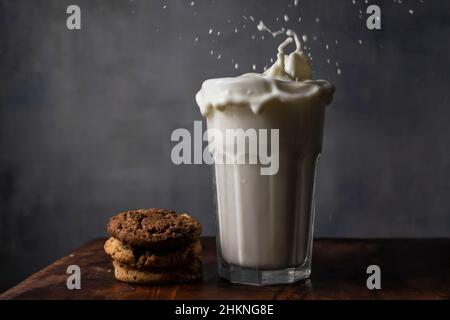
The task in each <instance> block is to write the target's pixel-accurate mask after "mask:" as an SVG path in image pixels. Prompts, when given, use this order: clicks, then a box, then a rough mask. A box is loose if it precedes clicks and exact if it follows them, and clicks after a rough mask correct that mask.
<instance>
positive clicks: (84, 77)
mask: <svg viewBox="0 0 450 320" xmlns="http://www.w3.org/2000/svg"><path fill="white" fill-rule="evenodd" d="M190 2H191V1H181V0H178V1H138V0H135V1H106V0H95V1H92V0H91V1H81V0H79V1H64V0H53V1H50V0H46V1H43V0H41V1H31V0H28V1H24V0H21V1H12V0H11V1H4V0H1V1H0V81H1V82H0V290H1V289H5V288H7V287H8V286H11V285H13V284H14V283H16V282H17V281H19V280H20V279H22V278H23V277H24V276H26V275H28V274H30V273H31V272H33V271H35V270H37V269H39V268H41V267H42V266H44V265H46V264H48V263H50V262H51V261H52V260H54V259H56V258H57V257H59V256H61V255H63V254H66V253H68V252H69V251H70V250H71V249H73V248H75V247H77V246H78V245H80V244H82V243H83V242H85V241H87V240H89V239H92V238H95V237H100V236H106V231H105V225H106V221H107V219H108V217H110V216H111V215H113V214H115V213H117V212H119V211H121V210H126V209H131V208H140V207H168V208H173V209H175V210H183V211H187V212H189V213H191V214H193V215H194V216H196V217H197V218H198V219H199V220H200V221H201V223H202V224H203V226H204V234H205V235H212V234H214V207H213V188H212V177H211V173H212V171H211V168H210V167H208V166H203V165H202V166H194V165H193V166H178V167H177V166H175V165H173V164H172V163H171V161H170V151H171V148H172V146H173V143H171V142H170V133H171V132H172V130H174V129H176V128H179V127H186V128H188V129H190V130H192V125H193V121H194V120H200V119H201V116H200V113H199V111H198V108H197V106H196V104H195V100H194V95H195V93H196V92H197V90H198V89H199V87H200V85H201V83H202V81H203V80H204V79H206V78H210V77H221V76H230V75H231V76H232V75H237V74H240V73H244V72H247V71H250V70H251V65H252V64H253V63H255V64H256V65H257V67H258V70H259V71H261V70H262V67H263V66H264V64H268V63H269V59H270V57H271V56H272V57H273V56H274V55H275V51H276V45H277V44H278V43H279V42H280V41H281V40H282V39H281V38H277V39H271V37H270V36H269V35H268V34H265V40H261V39H260V36H261V34H258V31H257V30H256V22H257V21H258V20H259V19H263V20H264V21H265V22H266V24H267V25H268V26H270V27H273V28H274V29H277V28H278V27H280V26H282V25H285V26H289V27H291V28H293V29H294V30H296V31H298V32H299V33H300V34H303V33H305V34H307V35H308V36H309V41H308V43H307V45H308V46H310V44H312V45H311V47H312V55H313V65H314V71H315V77H317V78H324V79H328V80H330V81H332V82H333V83H334V84H335V85H336V87H337V92H336V96H335V100H334V103H333V105H332V106H331V107H330V108H329V109H328V111H327V119H326V120H327V123H326V129H325V136H324V153H323V157H322V161H321V167H320V172H319V176H318V193H317V194H318V196H317V200H318V204H317V220H316V221H317V223H316V235H317V236H322V237H323V236H326V237H447V236H449V232H450V215H449V210H450V180H449V176H450V161H449V157H450V125H449V122H450V108H449V107H450V106H449V102H450V100H449V98H450V88H449V81H448V76H449V74H448V73H449V70H450V59H449V56H450V44H449V41H448V36H449V34H450V17H449V12H450V2H448V1H426V3H424V4H423V3H421V1H420V0H416V1H413V0H411V1H407V0H404V1H403V4H401V5H399V4H397V3H394V2H393V1H376V2H375V3H378V4H379V5H380V6H381V8H382V27H383V29H382V30H381V31H369V30H367V29H366V28H365V18H366V15H365V13H364V12H365V8H366V7H367V5H366V4H364V3H363V1H362V0H357V1H356V5H354V4H352V1H351V0H345V1H332V0H328V1H325V0H321V1H318V0H314V1H312V0H310V1H306V0H300V1H299V2H300V5H299V6H298V7H296V8H288V6H291V7H292V3H293V0H290V1H275V0H272V1H256V0H252V1H238V0H234V1H230V0H226V1H225V0H222V1H201V0H196V1H195V5H194V6H190ZM369 2H370V3H374V1H369ZM72 3H76V4H79V5H80V6H81V9H82V30H81V31H68V30H67V28H66V26H65V20H66V17H67V15H66V13H65V10H66V7H67V5H68V4H72ZM164 4H167V5H168V7H167V8H166V9H163V8H162V7H163V5H164ZM410 9H412V10H414V14H410V13H409V12H408V11H409V10H410ZM288 10H292V11H290V12H288ZM359 10H362V13H363V18H362V19H361V18H360V17H359V15H360V13H359ZM284 13H288V15H289V17H290V21H289V23H284V22H283V19H282V17H283V14H284ZM243 15H245V16H246V17H247V19H249V16H250V15H252V16H253V17H254V18H255V19H256V22H251V21H249V20H247V21H246V20H245V19H244V18H243V17H242V16H243ZM299 16H301V17H302V22H301V23H299V22H298V17H299ZM277 17H279V21H277V19H276V18H277ZM316 17H319V18H320V21H319V22H316V21H315V18H316ZM228 19H231V21H230V23H229V22H228ZM244 25H245V29H244ZM210 28H212V29H213V30H214V32H213V34H216V32H217V31H220V32H221V35H220V36H217V34H216V35H215V36H214V37H213V36H212V35H209V34H208V30H209V29H210ZM234 28H238V30H239V32H238V33H235V32H234ZM253 34H255V35H257V40H251V36H252V35H253ZM313 35H315V36H316V37H317V39H316V40H313ZM195 37H199V40H198V41H197V42H195V41H194V39H195ZM336 39H337V40H338V44H337V45H336V43H335V40H336ZM358 40H362V44H359V42H358ZM311 41H312V42H311ZM326 44H329V50H326V48H325V45H326ZM210 50H214V54H213V56H211V55H210ZM219 53H220V54H221V55H222V57H221V59H220V60H218V59H217V54H219ZM327 58H329V59H331V63H330V64H327V63H326V59H327ZM232 59H233V61H232ZM236 62H237V63H238V64H239V69H238V70H235V69H234V63H236ZM336 62H338V63H339V68H341V69H342V74H341V75H340V76H339V75H338V74H337V72H336V71H337V68H336V65H335V63H336Z"/></svg>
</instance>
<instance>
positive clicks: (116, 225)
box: [108, 209, 201, 248]
mask: <svg viewBox="0 0 450 320" xmlns="http://www.w3.org/2000/svg"><path fill="white" fill-rule="evenodd" d="M108 232H109V234H110V235H111V236H113V237H115V238H117V239H119V240H120V241H122V242H126V243H127V244H131V245H132V246H137V247H159V248H167V247H175V246H183V245H187V244H188V243H190V242H193V241H194V240H196V239H198V237H199V236H200V233H201V225H200V223H199V222H198V221H197V220H195V219H194V218H192V217H191V216H189V215H188V214H185V213H184V214H180V215H178V214H176V212H175V211H172V210H166V209H140V210H132V211H127V212H122V213H119V214H118V215H116V216H114V217H112V218H111V219H110V220H109V222H108Z"/></svg>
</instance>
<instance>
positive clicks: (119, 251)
mask: <svg viewBox="0 0 450 320" xmlns="http://www.w3.org/2000/svg"><path fill="white" fill-rule="evenodd" d="M104 249H105V252H106V254H108V255H109V256H110V257H111V258H112V259H114V261H117V262H120V263H122V264H126V265H128V266H130V267H132V268H138V269H148V268H174V267H180V266H184V265H188V264H190V263H192V262H193V261H194V260H195V259H199V258H200V256H201V251H202V247H201V244H200V240H196V241H194V242H192V243H190V244H188V245H187V246H183V247H181V248H172V249H171V250H152V249H149V248H141V247H133V246H131V245H129V244H126V243H123V242H122V241H120V240H118V239H116V238H113V237H111V238H109V239H108V240H107V241H106V243H105V246H104Z"/></svg>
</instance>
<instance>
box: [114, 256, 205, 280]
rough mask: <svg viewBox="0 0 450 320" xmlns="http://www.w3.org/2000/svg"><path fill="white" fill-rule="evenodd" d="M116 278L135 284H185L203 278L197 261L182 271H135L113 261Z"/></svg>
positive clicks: (200, 266) (199, 262) (200, 265)
mask: <svg viewBox="0 0 450 320" xmlns="http://www.w3.org/2000/svg"><path fill="white" fill-rule="evenodd" d="M113 265H114V276H115V277H116V279H117V280H119V281H123V282H127V283H133V284H165V283H183V282H189V281H194V280H198V279H200V278H201V276H202V264H201V261H200V260H198V259H196V260H194V262H193V263H192V264H191V265H190V266H189V267H186V268H181V269H172V270H170V269H160V270H158V269H152V270H142V269H135V268H132V267H130V266H127V265H126V264H122V263H120V262H117V261H113Z"/></svg>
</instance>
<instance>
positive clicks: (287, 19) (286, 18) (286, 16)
mask: <svg viewBox="0 0 450 320" xmlns="http://www.w3.org/2000/svg"><path fill="white" fill-rule="evenodd" d="M283 18H284V21H286V22H288V21H289V16H288V15H287V14H285V15H284V16H283Z"/></svg>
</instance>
